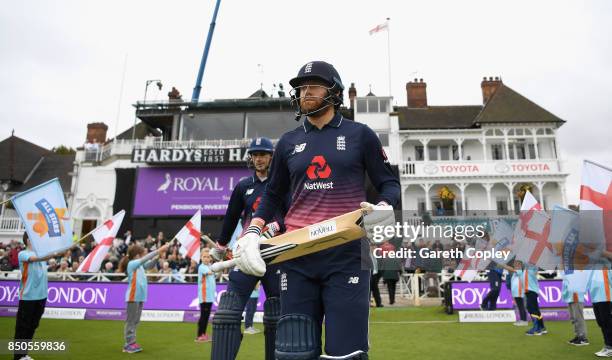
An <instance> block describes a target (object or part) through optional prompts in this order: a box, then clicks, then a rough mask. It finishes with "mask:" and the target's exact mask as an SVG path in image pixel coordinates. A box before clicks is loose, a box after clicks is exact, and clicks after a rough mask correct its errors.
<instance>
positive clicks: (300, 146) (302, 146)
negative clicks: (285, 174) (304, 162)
mask: <svg viewBox="0 0 612 360" xmlns="http://www.w3.org/2000/svg"><path fill="white" fill-rule="evenodd" d="M305 148H306V143H303V144H297V145H295V148H294V149H293V153H291V155H293V154H297V153H301V152H302V151H304V149H305Z"/></svg>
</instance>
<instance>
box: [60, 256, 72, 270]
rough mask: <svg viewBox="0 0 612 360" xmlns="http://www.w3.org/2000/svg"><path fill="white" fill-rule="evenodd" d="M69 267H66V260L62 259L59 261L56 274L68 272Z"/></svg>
mask: <svg viewBox="0 0 612 360" xmlns="http://www.w3.org/2000/svg"><path fill="white" fill-rule="evenodd" d="M69 271H70V267H69V266H68V260H66V259H64V258H62V260H61V261H60V267H59V269H57V272H69Z"/></svg>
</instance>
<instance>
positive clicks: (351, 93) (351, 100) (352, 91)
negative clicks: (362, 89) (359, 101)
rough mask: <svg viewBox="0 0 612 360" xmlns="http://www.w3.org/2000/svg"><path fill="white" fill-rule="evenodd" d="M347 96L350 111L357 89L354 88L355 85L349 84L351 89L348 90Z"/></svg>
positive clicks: (353, 104) (352, 107)
mask: <svg viewBox="0 0 612 360" xmlns="http://www.w3.org/2000/svg"><path fill="white" fill-rule="evenodd" d="M348 95H349V104H350V106H351V109H354V108H355V98H356V97H357V88H355V83H351V87H350V88H349V90H348Z"/></svg>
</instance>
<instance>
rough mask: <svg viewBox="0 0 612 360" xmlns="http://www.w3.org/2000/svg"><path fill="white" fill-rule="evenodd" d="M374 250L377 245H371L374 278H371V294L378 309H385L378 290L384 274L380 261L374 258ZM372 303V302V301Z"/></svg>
mask: <svg viewBox="0 0 612 360" xmlns="http://www.w3.org/2000/svg"><path fill="white" fill-rule="evenodd" d="M374 249H376V245H374V244H370V256H371V258H372V276H371V277H370V292H371V294H372V296H373V297H374V303H375V304H376V307H383V304H382V300H381V298H380V290H378V282H379V281H380V277H381V276H382V272H381V271H380V270H379V268H380V266H379V265H378V259H377V258H375V257H374V255H373V253H374ZM370 301H371V300H370Z"/></svg>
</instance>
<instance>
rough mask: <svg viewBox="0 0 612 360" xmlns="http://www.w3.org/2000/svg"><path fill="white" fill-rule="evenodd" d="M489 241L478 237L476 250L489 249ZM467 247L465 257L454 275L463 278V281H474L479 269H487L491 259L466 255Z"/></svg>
mask: <svg viewBox="0 0 612 360" xmlns="http://www.w3.org/2000/svg"><path fill="white" fill-rule="evenodd" d="M488 245H489V243H488V242H487V241H485V240H483V239H478V240H477V241H476V244H475V247H474V249H475V250H485V249H487V247H488ZM466 253H467V249H466V251H465V252H464V254H463V259H461V262H460V263H459V265H458V266H457V268H456V269H455V272H454V275H455V276H458V277H460V278H461V280H463V281H467V282H472V280H474V278H475V277H476V275H478V272H479V271H483V270H485V269H486V268H487V267H488V266H489V263H490V262H491V260H482V259H481V258H476V257H471V258H470V257H467V256H466Z"/></svg>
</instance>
